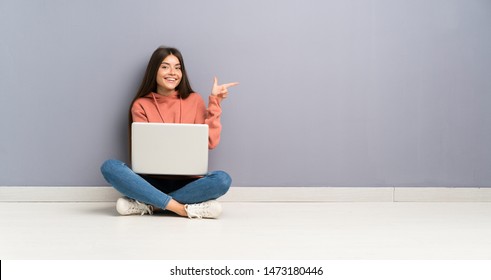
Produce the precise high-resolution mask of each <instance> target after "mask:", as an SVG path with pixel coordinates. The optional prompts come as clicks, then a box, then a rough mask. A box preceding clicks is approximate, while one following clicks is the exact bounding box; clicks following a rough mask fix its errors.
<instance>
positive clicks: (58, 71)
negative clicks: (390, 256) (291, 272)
mask: <svg viewBox="0 0 491 280" xmlns="http://www.w3.org/2000/svg"><path fill="white" fill-rule="evenodd" d="M162 44H165V45H171V46H176V47H178V48H180V49H181V51H182V52H183V54H184V57H185V62H186V66H187V68H188V69H189V70H188V71H189V75H190V78H191V81H192V85H193V87H194V88H195V90H196V91H198V92H200V93H201V94H202V95H203V96H204V97H205V98H207V95H208V93H209V92H210V89H211V84H212V79H213V76H214V75H217V76H218V77H219V80H220V81H221V82H232V81H240V82H241V85H240V86H238V87H236V88H233V90H232V92H231V94H230V98H229V99H227V100H226V101H225V102H224V103H223V121H222V123H223V127H224V130H223V134H222V143H221V145H220V146H219V147H218V148H217V149H216V150H214V151H212V152H211V155H210V156H211V168H212V169H224V170H227V171H228V172H229V173H230V174H231V175H232V176H233V178H234V183H233V184H234V185H235V186H359V187H368V186H491V172H490V171H491V149H490V148H489V143H491V109H490V107H491V69H490V68H491V1H489V0H449V1H447V0H441V1H440V0H438V1H437V0H430V1H428V0H419V1H403V0H396V1H394V0H386V1H384V0H372V1H362V0H360V1H346V0H331V1H321V0H318V1H314V0H310V1H305V0H302V1H300V0H298V1H293V0H288V1H272V0H266V1H265V0H249V1H229V0H212V1H200V0H196V1H163V0H145V1H130V0H105V1H99V0H83V1H82V0H80V1H64V0H45V1H41V0H32V1H18V0H0V104H1V110H0V129H1V131H0V185H4V186H8V185H62V186H71V185H73V186H75V185H105V182H104V180H103V178H102V177H101V175H100V173H99V166H100V164H101V163H102V162H103V161H104V160H105V159H108V158H118V159H121V160H127V159H128V156H127V154H126V145H127V139H126V116H127V115H126V114H127V109H128V105H129V102H130V99H131V98H132V97H133V95H134V94H135V91H136V89H137V86H138V84H139V82H140V80H141V78H142V75H143V71H144V68H145V66H146V63H147V62H148V59H149V56H150V54H151V53H152V52H153V50H154V49H155V48H156V47H158V46H159V45H162ZM206 100H207V99H206Z"/></svg>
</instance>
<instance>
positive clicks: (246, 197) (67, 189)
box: [0, 186, 491, 202]
mask: <svg viewBox="0 0 491 280" xmlns="http://www.w3.org/2000/svg"><path fill="white" fill-rule="evenodd" d="M120 196H121V195H120V194H119V193H118V192H117V191H116V190H115V189H113V188H112V187H106V186H86V187H84V186H57V187H46V186H29V187H24V186H23V187H19V186H2V187H0V202H113V201H116V199H117V198H119V197H120ZM220 201H223V202H491V188H444V187H441V188H408V187H400V188H387V187H375V188H361V187H352V188H347V187H232V188H230V191H229V192H228V193H227V194H226V195H225V196H223V197H221V198H220Z"/></svg>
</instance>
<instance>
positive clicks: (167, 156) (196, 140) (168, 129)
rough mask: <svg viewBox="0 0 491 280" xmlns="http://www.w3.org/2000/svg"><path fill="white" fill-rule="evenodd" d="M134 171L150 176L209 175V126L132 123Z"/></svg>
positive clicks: (132, 161)
mask: <svg viewBox="0 0 491 280" xmlns="http://www.w3.org/2000/svg"><path fill="white" fill-rule="evenodd" d="M131 163H132V169H133V171H134V172H136V173H139V174H152V175H204V174H206V173H207V172H208V125H206V124H176V123H139V122H134V123H132V124H131Z"/></svg>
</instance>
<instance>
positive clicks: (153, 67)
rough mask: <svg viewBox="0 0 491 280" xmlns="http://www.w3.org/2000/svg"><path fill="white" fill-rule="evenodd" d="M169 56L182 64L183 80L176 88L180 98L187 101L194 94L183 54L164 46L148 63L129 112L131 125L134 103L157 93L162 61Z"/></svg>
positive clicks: (154, 53)
mask: <svg viewBox="0 0 491 280" xmlns="http://www.w3.org/2000/svg"><path fill="white" fill-rule="evenodd" d="M169 55H174V56H175V57H177V59H179V63H180V64H181V72H182V78H181V82H180V83H179V85H178V86H177V87H176V90H177V95H178V97H179V98H181V99H186V98H188V96H189V95H190V94H191V93H193V89H192V88H191V84H190V82H189V79H188V75H187V73H186V67H185V66H184V59H183V58H182V54H181V52H180V51H179V50H178V49H176V48H170V47H164V46H161V47H159V48H158V49H156V50H155V51H154V52H153V54H152V56H151V57H150V61H149V62H148V65H147V70H145V75H144V76H143V80H142V82H141V84H140V88H139V89H138V91H137V93H136V96H135V98H133V101H131V105H130V112H129V122H130V125H131V123H132V120H133V118H132V116H131V107H132V106H133V103H135V101H136V100H137V99H138V98H140V97H143V96H145V95H147V94H149V93H151V92H157V80H156V79H157V72H158V70H159V67H160V65H161V64H162V61H163V60H164V59H165V58H166V57H167V56H169Z"/></svg>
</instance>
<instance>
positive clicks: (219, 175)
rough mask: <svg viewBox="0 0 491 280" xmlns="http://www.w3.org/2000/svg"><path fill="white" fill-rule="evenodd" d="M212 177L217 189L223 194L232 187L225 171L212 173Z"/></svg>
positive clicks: (230, 179)
mask: <svg viewBox="0 0 491 280" xmlns="http://www.w3.org/2000/svg"><path fill="white" fill-rule="evenodd" d="M212 176H213V177H214V179H215V182H216V186H217V188H220V189H221V190H222V192H223V193H224V194H225V193H226V192H227V191H228V190H229V188H230V186H231V185H232V177H230V175H229V174H228V173H227V172H225V171H213V172H212Z"/></svg>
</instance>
